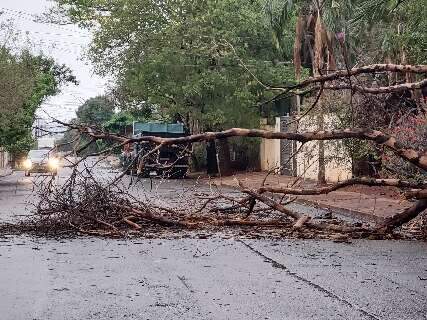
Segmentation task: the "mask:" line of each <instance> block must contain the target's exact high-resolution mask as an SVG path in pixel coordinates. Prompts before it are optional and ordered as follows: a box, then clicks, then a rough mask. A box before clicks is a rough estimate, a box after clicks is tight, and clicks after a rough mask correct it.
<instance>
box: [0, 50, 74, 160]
mask: <svg viewBox="0 0 427 320" xmlns="http://www.w3.org/2000/svg"><path fill="white" fill-rule="evenodd" d="M69 82H72V83H77V81H76V79H75V77H74V76H73V75H72V73H71V71H70V69H68V68H67V67H66V66H64V65H58V64H56V63H55V62H54V60H53V59H51V58H48V57H45V56H43V55H33V54H32V53H31V52H30V51H28V50H21V51H20V52H18V53H16V52H15V51H12V50H11V49H9V48H7V47H6V46H3V47H1V48H0V87H1V88H2V91H1V94H0V109H1V113H0V146H2V147H3V148H5V149H6V150H8V151H10V152H13V153H20V152H24V151H26V150H28V149H29V148H30V147H31V145H32V143H33V140H32V136H31V128H32V124H33V122H34V119H35V113H36V110H37V109H38V108H39V107H40V105H41V104H42V103H43V102H44V101H45V100H46V98H48V97H50V96H53V95H55V94H57V93H58V92H59V90H60V87H61V85H63V84H65V83H69Z"/></svg>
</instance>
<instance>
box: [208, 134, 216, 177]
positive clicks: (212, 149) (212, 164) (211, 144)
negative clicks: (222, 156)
mask: <svg viewBox="0 0 427 320" xmlns="http://www.w3.org/2000/svg"><path fill="white" fill-rule="evenodd" d="M206 171H207V174H208V175H217V174H218V162H217V158H216V143H215V140H212V141H208V142H206Z"/></svg>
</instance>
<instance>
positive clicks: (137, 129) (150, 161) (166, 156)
mask: <svg viewBox="0 0 427 320" xmlns="http://www.w3.org/2000/svg"><path fill="white" fill-rule="evenodd" d="M141 136H156V137H163V138H177V137H184V136H187V133H186V132H185V129H184V125H183V124H181V123H172V124H171V123H134V135H133V137H134V138H138V137H141ZM188 147H189V146H182V145H181V146H163V147H161V148H160V150H159V151H158V152H156V153H153V154H149V152H150V151H151V150H152V149H153V145H150V144H144V143H134V144H132V145H128V146H126V147H125V149H124V150H123V153H122V166H123V168H124V169H125V170H127V173H128V174H137V175H140V176H142V177H153V176H162V177H165V178H184V177H185V176H186V174H187V171H188V168H189V164H188V163H189V158H188V154H189V152H188V151H189V150H188Z"/></svg>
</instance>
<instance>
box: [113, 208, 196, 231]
mask: <svg viewBox="0 0 427 320" xmlns="http://www.w3.org/2000/svg"><path fill="white" fill-rule="evenodd" d="M117 207H119V208H122V209H126V210H128V211H130V212H132V213H134V214H136V215H138V216H139V217H140V218H143V219H146V220H150V221H153V222H155V223H158V224H160V225H165V226H178V227H189V226H190V224H188V223H186V222H182V221H175V220H172V219H168V218H166V217H163V216H160V215H155V214H153V213H152V212H151V211H150V210H145V211H142V210H140V209H137V208H134V207H129V206H122V205H117Z"/></svg>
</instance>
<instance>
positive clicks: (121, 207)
mask: <svg viewBox="0 0 427 320" xmlns="http://www.w3.org/2000/svg"><path fill="white" fill-rule="evenodd" d="M378 72H402V73H414V74H424V73H425V72H427V66H424V65H422V66H410V65H371V66H366V67H360V68H354V69H350V70H341V71H337V72H334V73H329V74H325V75H320V76H316V77H312V78H308V79H307V80H304V81H302V82H301V83H299V84H297V85H294V86H289V87H282V89H283V90H282V91H288V92H292V90H297V89H302V88H307V87H308V88H309V90H311V89H312V88H311V86H312V85H319V84H320V88H319V90H320V91H319V93H318V95H317V97H316V99H315V102H314V103H313V105H312V106H311V107H310V108H309V110H308V111H306V112H305V113H303V114H302V115H301V116H299V117H298V118H297V121H299V120H300V119H301V118H303V117H304V116H306V115H307V114H308V113H309V112H312V111H313V110H315V109H314V108H315V106H316V104H317V103H318V101H319V98H320V95H321V94H322V92H323V90H324V89H333V90H347V89H351V90H352V91H353V90H354V91H363V93H364V94H383V93H389V92H401V91H402V90H416V89H419V88H421V87H423V86H424V85H425V81H426V79H423V80H421V81H419V82H416V83H403V84H398V85H392V86H386V87H379V88H368V87H365V86H359V85H354V84H353V82H351V81H350V80H351V79H350V78H354V77H357V76H358V75H361V74H364V75H366V74H375V73H378ZM334 81H336V82H338V83H332V85H327V83H328V82H334ZM347 81H348V83H347ZM343 83H345V84H344V85H343ZM58 122H59V123H61V124H62V125H64V126H66V127H68V128H69V130H75V131H76V132H78V133H79V134H80V135H85V136H87V137H89V138H90V140H89V142H88V143H87V144H86V145H84V146H82V147H80V148H79V150H77V151H78V152H82V151H83V150H84V149H85V148H87V146H88V145H90V144H91V143H95V142H96V141H97V140H106V141H109V142H110V146H109V147H108V148H105V149H104V150H101V151H100V152H97V153H96V154H93V155H92V156H98V157H101V158H102V157H104V156H106V155H108V154H109V153H111V151H112V150H114V149H116V148H121V147H123V146H125V145H128V144H134V143H139V144H144V145H145V146H147V147H151V150H150V151H149V152H148V153H146V154H141V155H140V157H139V158H138V160H137V161H138V162H139V163H138V166H143V162H144V160H145V159H146V158H147V157H148V156H151V155H153V154H156V152H158V150H159V149H160V147H161V146H165V145H173V146H180V145H181V146H188V145H191V144H194V143H199V142H206V141H213V140H221V139H228V138H232V137H245V138H263V139H279V140H290V141H296V142H299V143H301V144H302V145H304V144H306V143H308V142H310V141H329V140H343V139H354V140H360V141H367V142H370V143H372V144H373V145H375V146H377V147H380V148H384V149H387V150H389V151H391V152H392V153H393V154H394V155H395V156H396V157H398V158H399V159H401V160H402V161H404V162H407V163H411V164H412V165H414V166H415V167H417V168H418V169H419V170H421V171H422V172H424V173H425V172H426V171H427V150H425V149H423V148H416V147H413V146H411V144H410V143H408V142H406V141H399V140H398V139H397V138H396V137H395V136H393V135H391V134H389V133H386V132H383V131H380V130H373V129H370V128H355V127H349V128H344V129H339V130H318V131H307V132H271V131H266V130H259V129H245V128H232V129H228V130H224V131H219V132H204V133H200V134H194V135H189V136H186V137H179V138H162V137H158V136H138V137H126V136H122V135H118V134H113V133H110V132H107V131H105V130H103V129H102V128H97V127H94V126H84V125H76V124H67V123H62V122H60V121H58ZM295 156H296V154H293V155H292V157H295ZM84 159H85V158H82V159H81V160H80V161H78V162H77V163H74V164H73V165H72V167H73V170H74V173H73V175H72V177H71V178H70V179H69V181H67V183H66V184H65V185H63V186H56V187H55V188H53V189H52V185H49V184H47V185H43V186H41V187H40V189H39V190H41V193H40V195H41V202H40V204H39V205H38V207H37V210H36V213H37V217H38V219H36V221H33V225H34V226H35V228H36V229H39V228H40V227H43V226H44V227H48V229H49V228H53V230H63V231H66V230H70V229H71V230H73V231H76V232H83V233H90V234H108V235H124V234H128V233H129V232H131V233H138V234H140V233H141V232H144V230H147V228H151V227H152V226H156V227H161V228H165V227H166V228H172V229H188V230H194V229H200V228H217V227H225V226H227V227H238V228H269V227H274V228H277V229H279V230H282V231H284V232H285V231H286V232H287V235H289V234H294V233H297V234H304V233H308V234H310V236H312V235H313V233H315V234H320V235H325V234H327V235H329V236H330V235H334V234H345V235H346V236H351V237H365V236H369V235H376V236H382V237H384V236H387V234H391V233H393V231H394V230H395V229H396V228H399V227H401V226H402V225H403V224H405V223H408V222H409V221H411V220H413V219H414V218H417V217H418V216H419V215H420V213H422V212H423V211H424V210H425V209H426V208H427V202H426V198H427V182H425V181H408V180H403V179H378V178H370V177H358V178H352V179H348V180H345V181H341V182H339V183H336V184H331V185H325V186H315V187H310V188H302V187H300V186H298V184H297V183H294V184H291V185H288V186H276V187H274V186H265V185H264V182H265V179H264V181H263V182H262V184H261V185H260V186H259V187H258V188H255V189H251V188H248V187H247V186H245V185H244V184H243V183H242V182H239V186H240V191H241V196H240V197H235V196H229V195H226V194H223V193H221V192H218V193H217V194H214V195H212V194H211V195H209V196H208V197H207V198H206V197H202V198H200V199H199V200H200V201H199V203H197V205H192V206H189V205H188V204H186V203H185V201H183V205H182V206H181V207H179V208H178V207H177V208H175V207H170V206H168V207H166V206H160V205H156V204H154V203H150V202H149V201H148V202H147V201H142V200H141V198H136V197H135V196H134V195H132V194H130V193H129V192H128V191H127V190H125V189H124V188H119V187H118V185H119V182H120V179H121V178H123V176H124V173H122V174H120V175H118V176H117V177H116V178H115V179H113V180H112V181H110V182H108V183H100V182H98V181H97V180H96V179H95V178H94V177H93V176H92V175H91V174H88V175H85V174H84V173H83V171H79V170H78V166H79V165H80V164H82V163H83V162H84ZM289 161H291V160H289ZM159 165H160V164H159ZM85 170H87V171H88V172H90V170H88V169H87V168H86V169H85ZM297 181H298V179H297ZM353 185H366V186H383V187H386V186H387V187H395V188H398V189H400V190H402V192H403V193H405V196H406V198H407V199H410V200H411V201H412V200H414V201H415V202H414V204H413V205H412V206H411V207H409V208H408V209H406V210H404V211H402V212H400V213H398V214H396V215H395V216H394V217H392V218H390V219H387V220H385V221H383V222H382V223H379V224H378V225H369V224H365V225H360V224H351V223H347V222H345V221H338V220H333V221H325V220H322V219H317V218H316V217H312V216H309V215H307V214H304V213H301V212H298V211H297V210H295V209H294V208H293V207H292V206H291V203H292V202H293V201H294V200H295V199H296V198H297V197H298V196H302V195H304V196H309V195H320V194H328V193H330V192H334V191H336V190H339V189H342V188H345V187H348V186H353ZM291 196H292V197H291ZM191 198H192V201H193V200H194V199H195V198H197V197H194V195H193V196H192V197H191ZM197 208H198V209H197ZM231 215H233V216H231Z"/></svg>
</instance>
